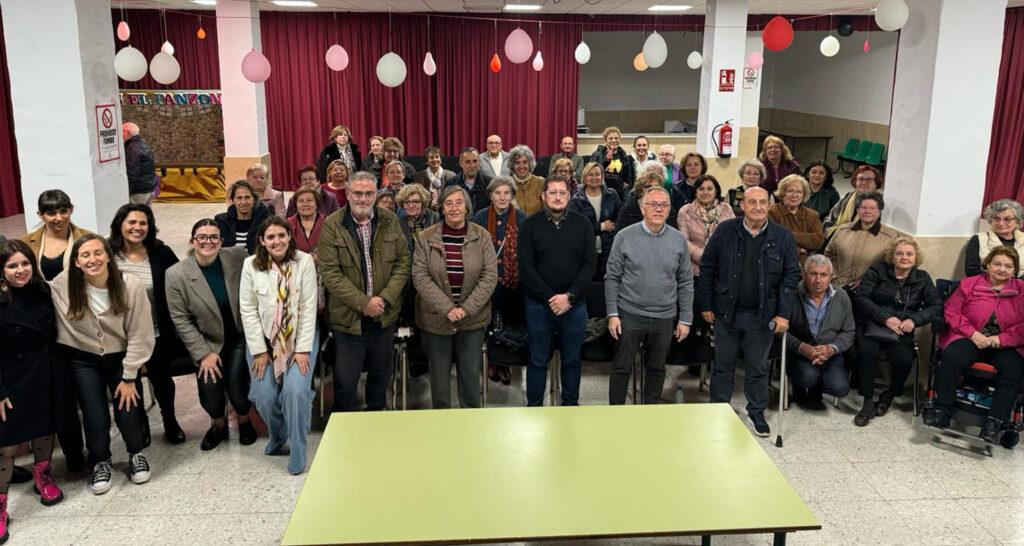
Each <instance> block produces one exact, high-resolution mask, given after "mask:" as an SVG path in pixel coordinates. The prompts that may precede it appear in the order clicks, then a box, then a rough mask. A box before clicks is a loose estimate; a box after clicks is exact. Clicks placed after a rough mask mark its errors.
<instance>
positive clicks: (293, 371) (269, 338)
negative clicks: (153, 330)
mask: <svg viewBox="0 0 1024 546" xmlns="http://www.w3.org/2000/svg"><path fill="white" fill-rule="evenodd" d="M257 241H258V242H259V244H258V245H257V250H256V254H255V255H254V256H250V257H249V258H247V259H246V260H245V264H244V265H243V266H242V280H241V283H240V284H241V286H240V289H239V291H240V294H239V302H240V313H241V315H242V325H243V327H244V328H245V340H246V346H247V347H248V350H249V358H250V364H251V367H250V373H251V375H252V383H251V387H250V388H249V399H250V400H252V401H253V403H255V404H256V409H257V410H258V411H259V412H260V415H261V416H262V417H263V420H264V421H266V423H267V428H268V429H269V432H270V441H269V442H267V448H266V449H265V450H264V453H265V454H266V455H277V454H280V453H282V452H283V450H284V445H285V443H286V442H289V441H290V442H291V451H290V454H289V457H288V472H290V473H292V474H301V473H302V472H303V470H305V468H306V434H308V433H309V427H310V419H311V416H312V409H313V388H312V386H311V382H312V379H313V374H312V373H311V372H312V368H313V366H312V363H314V362H316V352H317V344H318V342H319V340H318V337H319V336H318V335H317V328H316V298H317V285H316V265H315V264H314V263H313V258H312V257H311V256H310V255H309V254H306V253H305V252H301V251H299V250H296V248H295V240H294V239H293V238H292V234H291V229H290V228H289V227H288V223H287V222H286V221H284V220H282V219H280V218H278V217H276V216H272V217H270V218H268V219H267V220H265V221H264V222H263V224H261V225H260V227H259V230H258V231H257Z"/></svg>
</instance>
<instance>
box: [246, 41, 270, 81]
mask: <svg viewBox="0 0 1024 546" xmlns="http://www.w3.org/2000/svg"><path fill="white" fill-rule="evenodd" d="M242 75H243V76H245V79H247V80H249V81H251V82H252V83H262V82H265V81H267V78H269V77H270V61H268V60H267V58H266V57H264V56H263V54H262V53H260V52H259V51H256V50H255V49H253V50H252V51H250V52H249V53H246V54H245V58H243V59H242Z"/></svg>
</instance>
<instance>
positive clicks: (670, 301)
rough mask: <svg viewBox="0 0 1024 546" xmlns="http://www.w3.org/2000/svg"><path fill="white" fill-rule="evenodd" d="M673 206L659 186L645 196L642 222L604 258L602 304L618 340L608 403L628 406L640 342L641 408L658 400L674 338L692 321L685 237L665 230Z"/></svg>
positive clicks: (686, 332) (624, 232) (685, 332)
mask: <svg viewBox="0 0 1024 546" xmlns="http://www.w3.org/2000/svg"><path fill="white" fill-rule="evenodd" d="M671 206H672V202H671V198H670V197H669V193H668V192H667V191H665V188H663V187H661V186H651V187H650V188H648V189H647V191H646V192H644V196H643V198H642V199H641V201H640V210H641V212H642V214H643V216H644V219H643V221H642V222H638V223H636V224H633V225H631V226H629V227H627V228H625V229H623V230H622V231H620V232H619V233H618V234H617V235H616V236H615V242H613V243H612V251H611V253H610V254H609V256H608V273H607V275H606V276H605V281H604V301H605V307H606V308H607V311H608V331H609V332H610V333H611V335H612V337H614V338H615V339H617V340H619V343H618V346H617V347H616V349H615V358H614V360H612V371H611V375H610V376H609V378H608V402H609V403H610V404H624V403H626V390H627V388H628V386H629V374H630V372H631V371H632V369H633V362H634V361H635V360H636V354H637V352H639V351H640V345H641V343H643V344H644V352H645V355H646V356H645V358H644V393H643V401H644V403H645V404H657V403H658V401H659V400H661V391H662V387H663V385H664V384H665V359H666V358H667V357H668V351H669V348H670V347H671V346H672V338H673V337H675V339H676V341H682V340H683V338H685V337H686V336H687V335H689V333H690V324H692V323H693V270H692V269H691V267H690V251H689V249H688V247H687V244H686V237H685V236H683V234H682V233H680V232H679V231H678V230H675V229H666V227H665V220H666V219H667V218H668V212H669V209H670V208H671Z"/></svg>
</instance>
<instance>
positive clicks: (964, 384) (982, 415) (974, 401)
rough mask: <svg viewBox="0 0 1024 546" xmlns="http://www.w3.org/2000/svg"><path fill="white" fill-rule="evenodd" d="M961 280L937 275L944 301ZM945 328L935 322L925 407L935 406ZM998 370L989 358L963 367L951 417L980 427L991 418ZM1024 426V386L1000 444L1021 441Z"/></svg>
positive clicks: (1007, 445) (974, 438)
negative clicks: (940, 341)
mask: <svg viewBox="0 0 1024 546" xmlns="http://www.w3.org/2000/svg"><path fill="white" fill-rule="evenodd" d="M958 285H959V283H958V282H957V281H950V280H946V279H938V280H937V281H936V283H935V287H936V288H937V289H938V290H939V292H940V293H941V294H942V299H943V301H945V300H946V299H947V298H948V297H949V296H950V294H952V293H953V291H954V290H956V288H957V286H958ZM944 329H945V324H943V325H942V326H941V327H937V326H936V325H933V326H932V357H931V361H930V362H929V365H928V379H927V382H926V383H925V385H926V388H927V394H928V398H927V400H926V401H925V403H924V408H925V410H926V411H927V410H930V409H933V408H934V407H935V404H936V398H937V396H936V393H935V388H934V380H935V372H936V370H937V369H938V367H939V365H940V363H941V361H942V354H941V352H942V351H941V349H939V345H938V340H939V336H940V335H941V334H942V332H943V330H944ZM996 376H997V372H996V369H995V367H993V366H992V365H991V364H988V363H986V362H974V363H972V364H971V365H970V366H969V367H968V368H967V370H965V371H964V375H963V378H962V379H961V383H960V385H959V386H958V387H957V390H956V401H955V402H954V404H953V407H952V408H951V409H952V412H951V414H950V421H956V422H959V423H962V424H964V425H968V426H973V427H979V428H980V427H981V426H982V424H983V423H984V422H985V420H986V419H987V418H988V414H989V410H990V409H991V403H992V395H993V393H994V392H995V380H996ZM939 430H941V431H942V432H944V433H946V434H949V435H952V436H955V437H959V438H963V439H966V440H970V441H972V442H979V441H982V440H981V438H979V437H978V436H973V435H970V434H965V433H963V432H961V431H959V430H956V429H953V428H944V429H939ZM1021 430H1024V387H1022V388H1021V390H1020V391H1018V393H1017V396H1016V398H1015V399H1014V402H1013V409H1012V410H1011V411H1010V419H1009V421H1007V422H1006V423H1004V424H1003V430H1002V436H1001V437H1000V438H999V445H1001V446H1003V447H1005V448H1006V449H1012V448H1013V447H1014V446H1016V445H1017V443H1018V442H1019V441H1020V432H1021Z"/></svg>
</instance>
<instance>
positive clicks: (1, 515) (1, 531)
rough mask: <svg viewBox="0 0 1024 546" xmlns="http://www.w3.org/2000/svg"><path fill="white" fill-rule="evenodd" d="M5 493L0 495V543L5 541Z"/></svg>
mask: <svg viewBox="0 0 1024 546" xmlns="http://www.w3.org/2000/svg"><path fill="white" fill-rule="evenodd" d="M7 536H8V534H7V493H4V494H2V495H0V544H3V543H4V542H7Z"/></svg>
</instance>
